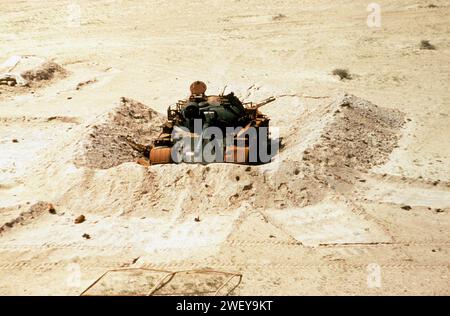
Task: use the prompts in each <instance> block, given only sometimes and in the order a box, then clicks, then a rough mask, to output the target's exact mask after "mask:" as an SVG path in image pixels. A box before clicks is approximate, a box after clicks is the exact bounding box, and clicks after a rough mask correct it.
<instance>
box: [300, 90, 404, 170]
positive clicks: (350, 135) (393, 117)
mask: <svg viewBox="0 0 450 316" xmlns="http://www.w3.org/2000/svg"><path fill="white" fill-rule="evenodd" d="M330 110H331V111H330V113H332V116H333V118H332V119H331V120H330V122H329V124H327V125H326V126H325V128H324V129H323V131H322V133H321V136H320V141H318V142H317V143H316V144H314V145H313V146H312V147H311V148H310V149H309V150H306V151H305V152H304V156H303V160H305V161H307V162H309V163H311V164H316V165H324V166H325V167H327V168H335V167H337V168H340V167H349V168H355V169H359V170H367V169H370V168H372V167H374V166H376V165H380V164H383V163H385V162H386V161H387V159H388V157H389V155H390V153H391V152H392V150H393V149H394V148H395V147H396V146H397V142H398V140H399V137H400V133H399V131H400V128H401V127H402V126H403V124H404V123H405V121H404V114H403V113H402V112H400V111H398V110H393V109H388V108H381V107H378V106H376V105H375V104H372V103H370V102H369V101H366V100H363V99H360V98H358V97H355V96H352V95H344V96H343V97H341V98H339V99H338V100H336V101H335V102H333V103H332V105H331V109H330Z"/></svg>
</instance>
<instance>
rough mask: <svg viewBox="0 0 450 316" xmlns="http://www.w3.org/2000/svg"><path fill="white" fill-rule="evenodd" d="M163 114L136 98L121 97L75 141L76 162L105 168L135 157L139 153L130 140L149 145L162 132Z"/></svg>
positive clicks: (90, 166)
mask: <svg viewBox="0 0 450 316" xmlns="http://www.w3.org/2000/svg"><path fill="white" fill-rule="evenodd" d="M164 120H165V118H164V116H162V115H161V114H159V113H158V112H156V111H154V110H152V109H151V108H149V107H147V106H145V105H143V104H142V103H139V102H137V101H134V100H131V99H127V98H122V100H121V101H120V104H119V105H118V106H117V107H116V108H114V109H113V110H112V111H110V112H109V113H107V114H106V115H104V116H102V117H101V118H99V119H98V120H97V122H96V123H94V124H92V125H90V126H89V127H88V131H87V132H86V133H85V134H84V136H83V137H82V139H81V140H80V141H79V142H78V143H77V145H76V146H77V154H76V158H75V160H74V163H75V165H76V166H79V167H88V168H96V169H108V168H111V167H115V166H118V165H120V164H122V163H124V162H131V161H135V160H136V159H138V158H140V157H142V153H141V152H139V151H137V150H136V149H135V148H133V147H132V146H131V145H130V141H131V142H134V143H137V144H143V145H149V144H150V143H151V142H152V140H153V139H155V138H156V137H157V136H158V135H159V133H160V132H161V125H162V124H163V122H164Z"/></svg>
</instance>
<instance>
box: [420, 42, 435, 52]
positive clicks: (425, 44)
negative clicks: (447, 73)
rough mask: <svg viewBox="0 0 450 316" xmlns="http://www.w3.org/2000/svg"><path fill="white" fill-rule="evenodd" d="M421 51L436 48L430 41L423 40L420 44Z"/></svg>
mask: <svg viewBox="0 0 450 316" xmlns="http://www.w3.org/2000/svg"><path fill="white" fill-rule="evenodd" d="M420 49H428V50H435V49H436V47H435V46H434V45H433V44H431V43H430V41H427V40H423V41H421V42H420Z"/></svg>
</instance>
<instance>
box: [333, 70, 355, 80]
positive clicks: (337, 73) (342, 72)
mask: <svg viewBox="0 0 450 316" xmlns="http://www.w3.org/2000/svg"><path fill="white" fill-rule="evenodd" d="M332 74H333V75H334V76H339V79H340V80H343V79H347V80H350V79H352V75H351V74H350V72H349V71H348V69H341V68H337V69H334V70H333V72H332Z"/></svg>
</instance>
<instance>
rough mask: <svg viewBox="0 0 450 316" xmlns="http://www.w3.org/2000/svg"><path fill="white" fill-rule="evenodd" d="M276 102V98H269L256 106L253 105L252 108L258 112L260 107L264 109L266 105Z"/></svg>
mask: <svg viewBox="0 0 450 316" xmlns="http://www.w3.org/2000/svg"><path fill="white" fill-rule="evenodd" d="M275 100H276V98H275V97H273V96H272V97H269V98H267V99H264V100H262V101H261V102H258V103H256V104H253V105H251V106H250V108H251V109H256V110H257V109H259V108H260V107H263V106H264V105H266V104H269V103H271V102H273V101H275Z"/></svg>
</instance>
